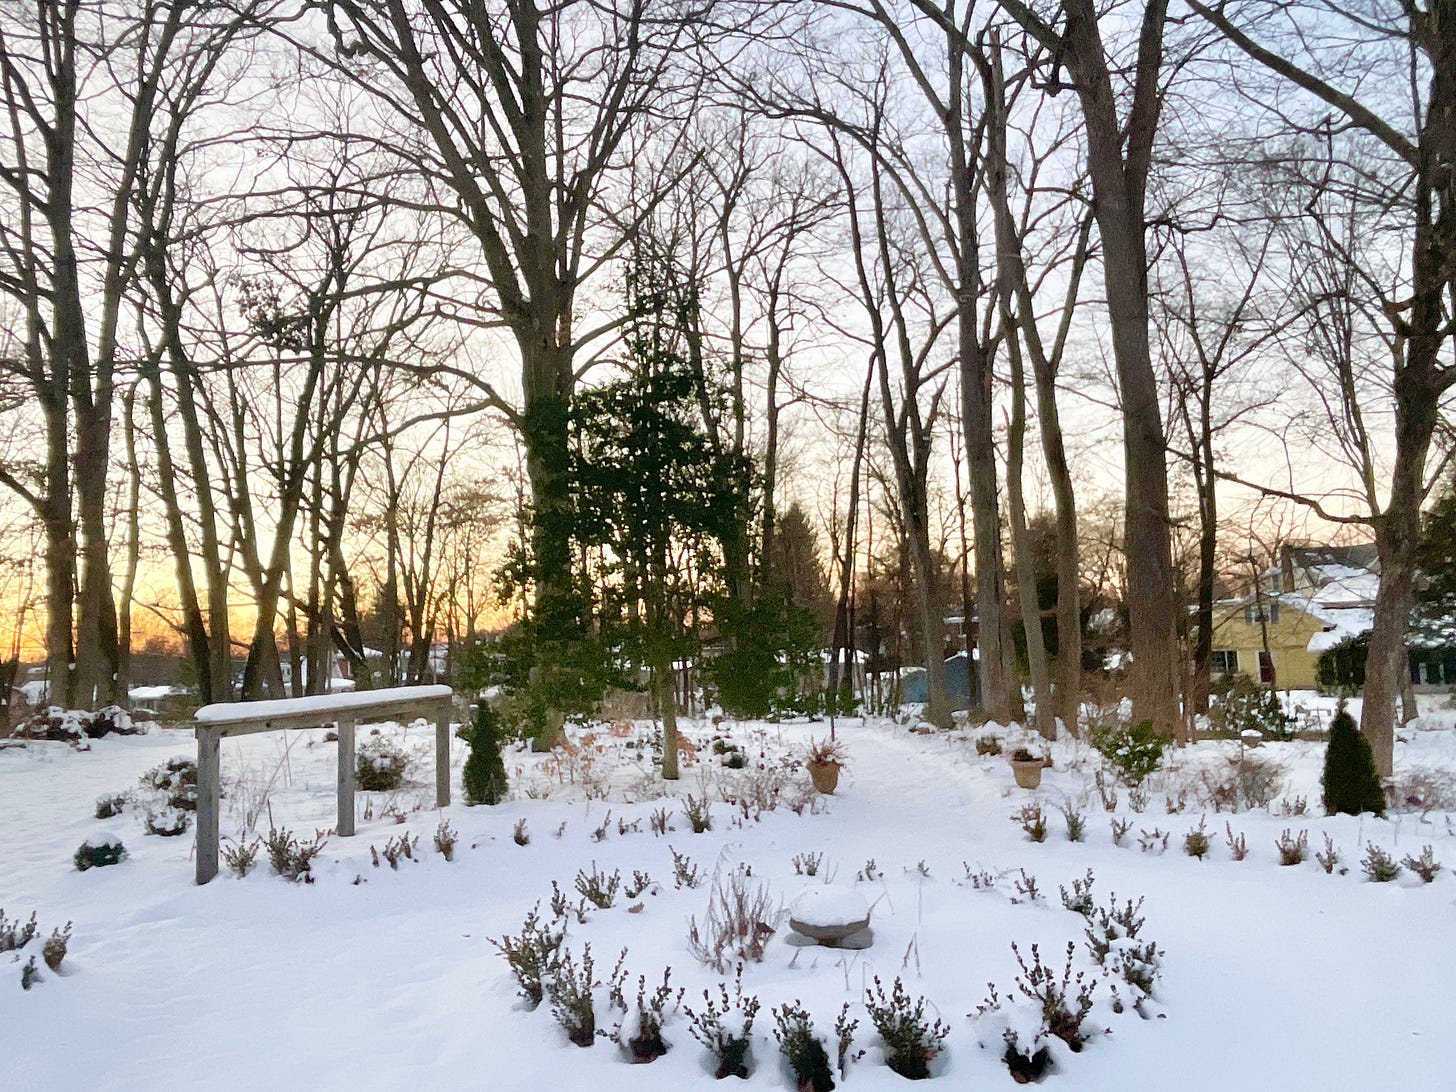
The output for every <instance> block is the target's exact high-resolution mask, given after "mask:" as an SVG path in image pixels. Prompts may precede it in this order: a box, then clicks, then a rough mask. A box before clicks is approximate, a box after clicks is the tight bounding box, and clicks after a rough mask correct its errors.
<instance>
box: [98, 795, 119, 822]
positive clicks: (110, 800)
mask: <svg viewBox="0 0 1456 1092" xmlns="http://www.w3.org/2000/svg"><path fill="white" fill-rule="evenodd" d="M125 809H126V793H121V792H108V793H102V794H101V795H100V796H98V797H97V798H96V818H98V819H114V818H115V817H116V816H118V815H120V814H121V813H122V812H123V811H124V810H125Z"/></svg>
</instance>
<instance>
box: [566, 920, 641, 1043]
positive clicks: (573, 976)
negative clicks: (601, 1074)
mask: <svg viewBox="0 0 1456 1092" xmlns="http://www.w3.org/2000/svg"><path fill="white" fill-rule="evenodd" d="M622 954H623V955H624V956H625V955H626V952H625V951H623V953H622ZM600 986H601V982H599V981H598V980H597V978H596V966H595V963H594V962H593V960H592V954H591V945H590V944H587V945H585V946H583V948H582V953H581V962H579V963H578V962H577V960H576V958H575V957H574V956H573V955H572V954H571V952H570V951H566V952H563V953H562V954H561V959H560V962H559V963H557V965H556V973H555V974H553V975H552V976H551V982H550V985H549V986H548V990H549V992H550V995H551V1015H552V1016H554V1017H555V1018H556V1022H557V1023H558V1024H560V1025H561V1027H562V1029H563V1030H565V1032H566V1038H567V1039H568V1040H570V1041H571V1042H572V1043H574V1044H576V1045H577V1046H579V1047H589V1046H591V1045H592V1042H593V1041H594V1040H595V1039H596V1035H597V1013H596V1006H595V1004H594V1002H593V1000H592V993H593V991H595V990H596V989H597V988H598V987H600Z"/></svg>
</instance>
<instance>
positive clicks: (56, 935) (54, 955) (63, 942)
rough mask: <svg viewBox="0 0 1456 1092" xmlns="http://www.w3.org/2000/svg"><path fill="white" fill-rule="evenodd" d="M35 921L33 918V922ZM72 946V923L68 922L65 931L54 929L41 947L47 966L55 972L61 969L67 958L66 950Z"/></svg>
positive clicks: (41, 953) (42, 956)
mask: <svg viewBox="0 0 1456 1092" xmlns="http://www.w3.org/2000/svg"><path fill="white" fill-rule="evenodd" d="M34 920H35V919H34V918H32V919H31V921H32V922H33V921H34ZM70 944H71V923H70V922H69V921H68V922H66V926H65V928H64V929H54V930H52V931H51V935H50V936H49V937H48V938H47V939H46V942H45V944H44V945H42V946H41V950H40V955H41V958H42V959H44V960H45V965H46V966H47V967H49V968H50V969H51V970H53V971H59V970H60V969H61V961H62V960H64V959H65V958H66V950H67V948H69V947H70Z"/></svg>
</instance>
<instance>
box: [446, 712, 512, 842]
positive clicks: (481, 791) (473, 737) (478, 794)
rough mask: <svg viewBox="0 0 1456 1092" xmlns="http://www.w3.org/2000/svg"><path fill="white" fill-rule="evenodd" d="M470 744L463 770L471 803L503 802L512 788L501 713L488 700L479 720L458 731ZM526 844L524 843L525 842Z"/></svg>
mask: <svg viewBox="0 0 1456 1092" xmlns="http://www.w3.org/2000/svg"><path fill="white" fill-rule="evenodd" d="M457 734H458V735H459V736H460V738H461V739H463V740H464V741H465V742H466V743H468V744H469V745H470V754H469V756H467V757H466V759H465V768H464V769H463V770H462V771H461V774H460V777H461V781H462V782H463V783H464V786H465V802H466V803H467V804H472V805H473V804H499V803H500V802H501V801H502V800H504V799H505V798H506V795H507V793H508V792H509V791H510V783H509V782H508V781H507V780H506V767H505V763H504V762H502V761H501V753H500V716H499V714H497V713H496V711H495V710H494V709H492V708H491V707H490V704H489V703H488V702H481V703H480V704H479V705H477V706H476V707H475V723H474V724H471V725H464V726H462V727H461V729H460V731H459V732H458V733H457ZM522 844H524V843H522Z"/></svg>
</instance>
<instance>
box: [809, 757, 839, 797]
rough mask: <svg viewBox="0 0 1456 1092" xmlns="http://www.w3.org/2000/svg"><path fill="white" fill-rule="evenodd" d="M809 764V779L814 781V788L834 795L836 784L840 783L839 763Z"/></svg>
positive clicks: (827, 794) (828, 794) (826, 794)
mask: <svg viewBox="0 0 1456 1092" xmlns="http://www.w3.org/2000/svg"><path fill="white" fill-rule="evenodd" d="M808 765H809V780H811V781H813V782H814V790H815V791H816V792H822V793H823V794H824V795H825V796H833V795H834V789H835V786H837V785H838V784H839V763H838V762H810V763H809V764H808Z"/></svg>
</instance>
